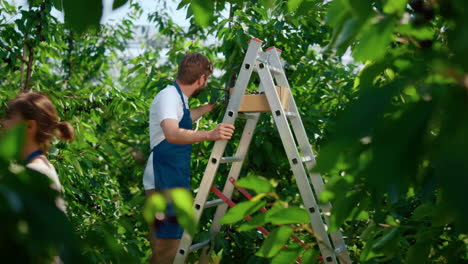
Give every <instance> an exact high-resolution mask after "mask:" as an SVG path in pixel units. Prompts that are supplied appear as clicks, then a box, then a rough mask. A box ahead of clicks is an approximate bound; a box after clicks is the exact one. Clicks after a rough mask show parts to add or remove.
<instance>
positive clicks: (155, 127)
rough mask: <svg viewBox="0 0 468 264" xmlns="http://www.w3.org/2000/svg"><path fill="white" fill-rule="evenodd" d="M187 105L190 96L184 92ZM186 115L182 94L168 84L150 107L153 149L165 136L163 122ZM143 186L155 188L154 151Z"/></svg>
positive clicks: (146, 188) (147, 165) (151, 143)
mask: <svg viewBox="0 0 468 264" xmlns="http://www.w3.org/2000/svg"><path fill="white" fill-rule="evenodd" d="M182 95H183V97H184V101H185V107H188V97H187V96H185V94H182ZM183 117H184V105H183V104H182V100H180V95H179V93H178V92H177V88H176V87H175V86H174V85H168V86H167V87H166V88H164V89H163V90H162V91H160V92H159V93H158V94H157V95H156V96H155V97H154V100H153V102H152V103H151V107H150V114H149V125H150V127H149V128H150V147H151V149H153V148H154V147H155V146H157V145H158V144H159V143H161V142H162V141H163V140H164V139H165V137H164V133H163V130H162V127H161V122H162V121H163V120H165V119H175V120H178V121H179V122H180V121H181V120H182V118H183ZM143 186H144V188H145V190H148V189H154V174H153V153H151V154H150V156H149V158H148V161H147V163H146V168H145V172H144V173H143Z"/></svg>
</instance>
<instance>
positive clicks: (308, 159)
mask: <svg viewBox="0 0 468 264" xmlns="http://www.w3.org/2000/svg"><path fill="white" fill-rule="evenodd" d="M301 160H302V162H309V161H313V160H314V159H312V157H311V156H305V157H302V158H301Z"/></svg>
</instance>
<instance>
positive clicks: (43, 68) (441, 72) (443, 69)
mask: <svg viewBox="0 0 468 264" xmlns="http://www.w3.org/2000/svg"><path fill="white" fill-rule="evenodd" d="M75 2H76V3H75ZM29 3H30V6H29V8H27V9H25V8H21V9H19V8H18V7H16V6H14V5H12V4H10V3H9V2H8V1H5V0H1V1H0V28H1V34H0V73H1V75H2V76H3V78H2V79H1V80H0V86H1V87H2V88H1V89H0V104H1V106H2V107H1V109H2V110H0V111H3V109H4V107H5V105H6V103H7V100H8V99H10V98H13V97H14V96H15V95H16V94H17V93H18V92H19V91H20V90H23V91H27V90H35V91H41V92H44V93H47V94H48V95H49V96H50V97H51V99H52V100H53V101H54V104H55V105H56V106H57V109H58V112H59V114H60V117H61V119H62V120H66V121H70V122H71V123H72V125H73V126H74V127H75V130H76V133H77V135H76V138H77V140H76V141H75V142H73V143H70V144H66V143H62V142H54V143H55V144H54V147H53V148H52V149H51V150H50V152H49V153H48V157H49V158H50V160H51V161H52V163H53V164H55V166H56V168H57V171H58V174H59V175H60V180H61V182H62V184H63V186H64V188H65V193H64V197H65V200H66V201H67V202H68V220H66V219H65V216H63V214H62V215H61V214H60V212H57V210H56V208H55V207H54V206H52V203H53V197H54V196H55V195H56V193H53V192H51V191H50V190H49V189H48V188H45V185H46V182H45V179H43V177H42V178H41V177H36V176H37V175H34V176H32V174H30V173H26V172H19V171H15V170H12V169H11V167H10V162H9V161H10V160H11V159H12V158H13V157H14V154H11V153H14V152H15V151H14V149H16V150H17V149H18V145H16V144H13V143H11V142H16V141H15V140H13V141H12V140H9V139H8V140H3V141H1V143H0V144H2V145H1V146H2V148H1V151H0V156H1V159H0V160H1V161H0V165H1V168H2V170H1V171H0V173H1V178H0V179H1V181H0V183H1V186H2V188H1V194H2V196H0V198H1V200H0V203H1V204H2V207H1V210H2V215H6V216H7V217H6V218H5V219H6V220H5V224H4V225H2V229H1V230H2V231H1V232H2V234H6V235H5V236H4V235H2V239H1V240H0V241H1V247H2V250H3V248H7V247H6V246H7V245H8V246H11V247H12V246H17V247H18V248H19V247H20V248H21V250H22V251H21V252H25V254H24V255H25V256H24V257H25V260H24V261H23V262H24V263H45V262H47V261H48V258H49V259H50V257H52V256H54V255H57V254H58V253H62V254H61V256H62V257H63V259H64V260H65V259H66V258H65V257H66V256H67V255H66V254H65V253H64V252H70V253H67V254H70V255H73V254H77V253H76V252H78V251H77V248H79V249H80V252H81V253H82V254H81V255H79V254H77V255H73V256H74V257H75V256H76V259H78V258H79V257H81V258H83V259H82V260H80V263H86V262H92V263H143V262H145V260H146V259H147V258H148V256H149V254H150V249H149V243H148V241H147V238H146V235H147V226H146V223H145V220H144V218H147V219H148V218H151V215H154V213H155V212H158V211H161V210H162V208H164V206H165V203H164V199H163V198H164V197H162V196H158V197H155V198H154V199H152V200H151V201H153V202H151V201H150V202H148V205H147V207H146V208H147V209H146V210H143V204H144V195H143V190H142V186H141V177H142V172H143V167H144V165H145V163H146V158H147V157H148V154H149V148H148V145H149V138H148V136H147V135H148V109H149V105H150V103H151V100H152V98H153V97H154V96H155V94H156V93H157V91H158V90H159V89H161V88H163V87H165V86H166V85H167V84H170V83H171V82H173V78H174V76H175V69H176V65H177V62H178V61H179V59H180V58H181V56H183V54H184V53H185V52H188V51H197V52H201V53H203V54H205V55H207V56H208V57H209V58H210V60H212V61H213V62H214V65H215V69H216V74H215V76H213V77H212V79H211V80H210V85H209V89H207V92H205V93H203V94H202V95H200V97H199V98H197V99H191V101H190V105H191V107H194V106H197V105H200V104H202V103H205V102H207V101H210V100H214V98H216V97H219V96H222V97H224V99H225V100H224V103H222V100H221V103H220V106H219V107H218V108H217V109H216V110H215V111H213V112H212V113H210V114H209V115H208V116H207V117H206V118H204V119H202V120H201V121H199V123H198V124H197V126H198V129H200V130H205V129H210V128H212V127H213V126H214V125H215V123H216V122H217V121H219V120H221V118H222V115H223V114H224V112H223V110H224V106H225V103H226V99H227V97H228V96H227V95H226V94H227V93H225V90H227V88H229V87H232V86H233V85H234V81H235V79H236V76H237V73H238V71H239V65H241V62H242V59H243V56H244V53H245V50H246V47H247V45H246V41H247V40H249V39H250V38H251V37H257V38H259V39H262V40H264V43H265V44H264V47H267V46H276V47H278V48H280V49H281V50H283V52H282V59H284V60H285V61H286V62H287V64H286V65H285V69H286V74H287V76H288V80H289V83H290V84H291V87H293V88H292V89H293V93H294V96H295V99H296V103H297V105H298V106H299V108H300V109H299V111H300V112H301V116H302V119H303V122H304V126H305V128H306V131H307V134H308V135H309V138H310V140H311V143H313V145H314V148H315V149H316V150H318V153H319V154H320V155H319V156H318V163H317V164H318V167H317V170H318V171H319V172H321V173H322V174H323V176H324V177H325V179H326V180H327V186H326V190H325V191H323V192H322V194H321V196H320V198H321V200H322V202H325V201H331V202H332V204H333V205H334V208H333V211H332V217H331V220H332V225H331V226H330V230H336V229H338V228H341V229H342V231H343V234H344V235H345V237H347V239H346V243H347V245H348V249H349V250H350V253H351V257H352V259H353V261H354V262H360V263H377V262H384V263H429V262H430V263H465V262H466V259H467V256H466V243H467V238H466V235H465V234H466V231H467V230H466V224H465V223H466V222H468V221H467V213H466V212H467V209H468V208H466V203H464V202H463V201H464V200H463V196H462V193H463V188H464V187H465V186H467V182H466V181H467V177H466V171H467V170H466V169H467V168H466V164H468V162H467V160H466V155H464V154H465V153H464V150H465V149H467V146H466V140H465V139H464V137H463V136H464V135H466V134H467V132H468V131H467V129H468V127H467V124H468V122H467V120H466V116H468V115H467V113H466V111H467V106H466V98H467V92H466V91H467V89H468V87H467V84H466V80H467V78H468V77H467V64H466V63H467V61H466V59H465V58H466V57H467V56H466V55H467V54H466V52H467V51H468V50H467V49H466V44H467V42H468V41H467V37H468V32H466V31H467V28H466V27H465V26H464V25H466V23H467V22H468V21H466V20H467V17H468V16H467V14H466V7H465V6H464V5H463V1H462V0H448V1H430V0H410V1H406V0H398V1H393V0H392V1H390V0H387V1H385V0H373V1H355V0H333V1H319V0H288V1H284V0H257V1H239V0H230V1H225V0H219V1H199V0H193V1H190V0H183V1H180V3H178V4H179V8H180V9H182V8H185V9H186V10H187V17H188V18H189V19H190V21H191V25H190V27H189V28H181V27H180V26H178V25H177V24H175V23H174V21H173V20H172V18H171V16H170V14H169V12H168V7H167V4H166V2H165V1H155V7H156V6H157V7H158V8H157V10H155V11H154V12H153V13H151V14H150V16H149V18H148V19H149V21H150V23H151V25H153V26H155V27H157V29H158V32H159V33H158V35H157V36H155V39H157V40H158V41H161V42H162V43H164V46H165V48H167V49H168V51H167V53H166V55H167V58H164V52H165V50H163V48H162V47H156V48H155V47H145V48H144V50H143V52H142V53H141V54H140V55H138V56H136V57H134V58H130V59H129V58H125V57H124V56H122V52H124V48H125V45H126V42H127V40H129V39H131V38H132V37H133V35H132V26H133V25H134V23H135V21H136V19H137V18H138V17H139V16H140V15H141V12H142V10H141V7H140V6H139V4H138V2H137V1H129V2H127V1H120V0H116V1H114V2H113V8H114V9H115V8H128V10H129V14H128V15H127V17H126V18H125V19H124V20H123V21H122V22H121V23H119V24H117V25H114V26H112V27H111V26H102V25H99V21H100V19H101V16H102V2H100V1H86V2H83V3H82V2H80V4H79V6H77V3H78V2H77V1H71V0H70V1H63V6H62V5H61V3H62V1H41V0H34V1H32V0H31V1H29ZM122 6H123V7H122ZM53 8H56V9H59V10H62V9H63V10H64V12H65V24H61V23H60V22H59V21H57V19H56V18H54V17H53V16H51V15H50V13H51V11H52V9H53ZM87 10H93V12H91V13H89V12H87ZM16 14H18V15H16ZM15 15H16V16H15ZM11 17H14V19H11ZM324 47H326V49H322V48H324ZM347 50H350V51H351V52H352V56H353V58H354V59H355V60H356V61H358V62H361V63H363V64H364V65H363V66H364V68H362V69H361V67H357V66H354V65H352V64H349V65H343V64H342V63H341V57H340V56H342V55H343V54H345V52H346V51H347ZM358 72H359V73H358ZM257 84H258V79H255V78H254V81H253V82H251V84H250V85H249V87H248V89H249V90H253V89H255V88H256V85H257ZM0 113H1V112H0ZM236 127H237V130H238V131H239V130H241V129H242V127H243V123H242V121H240V122H239V123H238V124H236ZM11 135H12V134H10V136H11ZM255 135H256V136H255V137H254V139H253V141H252V144H251V147H250V151H249V155H248V158H247V160H248V164H246V166H245V168H244V169H243V170H242V172H241V179H242V178H243V180H240V181H239V182H238V184H239V185H241V186H244V187H246V188H250V190H253V191H254V192H255V193H256V196H255V200H253V201H244V200H243V199H244V198H241V197H240V196H239V195H238V194H235V196H234V197H233V200H234V201H236V202H237V203H238V204H239V207H235V208H234V209H232V210H230V211H229V212H228V214H227V215H226V218H225V220H224V221H226V223H229V224H227V225H224V226H223V229H222V232H221V233H219V235H218V236H217V237H216V239H215V244H214V252H213V257H214V258H215V259H217V260H220V261H221V263H239V262H245V263H270V262H271V263H292V262H293V261H294V259H296V258H297V257H298V256H301V258H302V260H303V263H315V262H317V255H318V254H319V252H318V250H317V247H316V244H315V241H314V239H313V236H312V235H311V234H312V233H311V230H310V227H309V225H308V224H307V223H306V222H307V219H306V217H305V215H304V214H305V212H304V210H303V209H302V208H300V204H301V199H300V197H299V196H298V191H297V188H295V187H294V186H295V181H294V180H293V177H292V174H291V172H290V170H289V164H288V161H287V159H286V157H285V155H284V150H283V148H282V146H281V144H277V142H280V139H279V136H278V133H277V132H276V128H275V126H274V124H273V123H272V120H271V118H270V116H268V115H262V116H261V119H260V122H259V127H258V128H257V130H256V131H255ZM239 136H240V133H236V135H235V139H238V138H239ZM232 142H233V143H232V144H229V145H228V147H227V155H229V154H232V153H234V151H235V149H236V147H237V145H236V143H235V142H236V140H233V141H232ZM6 146H8V147H6ZM15 146H16V148H15ZM211 148H212V142H202V143H199V144H196V145H194V147H193V154H192V155H193V156H192V171H193V176H192V187H193V190H195V189H197V188H198V186H199V184H200V180H201V177H202V175H203V172H204V170H205V167H206V164H207V162H208V157H209V155H210V151H211ZM7 168H8V169H7ZM228 169H229V168H228V167H225V166H223V167H220V172H219V175H220V177H217V179H216V183H215V184H219V185H221V184H223V183H224V181H225V178H224V177H222V175H227V171H228ZM259 175H260V176H263V177H257V176H259ZM41 179H42V180H41ZM41 186H42V187H41ZM4 190H7V191H4ZM25 190H27V192H25ZM12 193H14V194H16V197H20V200H21V201H23V203H24V204H26V205H28V204H31V203H33V202H34V203H36V202H37V203H41V205H40V206H39V207H38V208H44V210H48V211H50V212H51V213H50V215H51V218H50V220H49V219H48V221H49V223H57V225H39V224H41V222H40V220H41V219H43V218H41V217H31V216H32V215H33V214H34V213H36V211H34V210H25V211H14V208H15V207H14V202H13V203H12V201H14V200H11V197H14V196H11V195H10V194H12ZM182 195H186V194H182ZM8 197H10V198H8ZM181 197H182V196H180V195H177V196H176V198H181ZM176 200H177V199H176ZM181 200H183V203H182V204H181V206H179V207H180V208H181V209H183V208H185V209H188V206H187V205H188V204H190V199H188V198H187V199H181ZM264 206H265V207H267V208H268V209H269V211H268V212H267V213H265V214H264V213H261V212H259V213H256V210H255V209H258V208H262V207H264ZM25 208H30V207H25ZM47 208H48V209H47ZM236 208H237V209H236ZM3 212H5V213H3ZM183 212H186V213H187V210H185V211H183ZM143 213H144V214H143ZM189 214H190V213H187V214H186V215H187V216H188V215H189ZM247 215H252V217H253V219H252V220H251V221H244V220H242V219H243V218H244V217H245V216H247ZM143 216H145V217H143ZM209 218H211V215H210V211H208V213H206V214H204V215H203V217H202V221H201V223H200V226H199V231H200V232H198V233H197V235H196V237H195V239H196V241H200V240H203V239H204V238H206V237H207V236H208V232H207V230H208V228H209V221H208V219H209ZM186 219H190V217H187V218H186ZM187 221H188V222H187V223H190V222H189V220H187ZM236 222H237V223H238V224H235V225H234V223H236ZM25 223H26V224H25ZM277 224H283V226H281V227H276V225H277ZM258 225H265V226H266V227H267V228H268V229H269V230H271V231H272V234H271V235H270V236H269V237H266V238H264V237H262V236H261V235H259V233H258V232H255V231H253V230H254V229H255V228H256V226H258ZM25 226H28V227H31V228H29V229H27V228H26V229H25ZM37 226H40V229H41V230H44V231H50V232H44V234H48V235H41V236H40V237H37V236H36V234H35V233H34V232H33V230H36V229H35V227H37ZM55 226H57V229H59V228H60V230H63V232H61V235H57V236H55V235H56V233H55V232H52V230H50V228H52V227H55ZM71 228H73V232H72V231H71ZM291 229H293V230H294V231H295V234H296V235H297V236H298V237H299V238H300V239H302V240H304V242H305V243H306V244H307V245H308V249H305V248H303V247H299V246H296V245H294V243H293V242H292V240H291V239H289V238H288V237H289V234H290V233H291V232H290V231H291ZM236 231H240V232H236ZM72 233H74V234H76V236H75V237H76V239H75V238H73V234H72ZM68 235H70V236H68ZM18 238H21V239H22V240H20V242H19V243H11V241H18V240H15V239H18ZM61 243H62V244H64V245H66V246H65V247H64V250H65V251H61V249H60V247H59V246H58V245H60V244H61ZM38 245H44V246H43V247H41V246H38ZM283 245H286V246H287V247H286V249H284V250H279V249H280V248H282V247H283ZM9 248H10V247H9ZM18 248H15V249H11V251H8V252H10V253H11V252H15V251H16V250H18ZM309 248H310V249H309ZM67 250H68V251H67ZM2 254H3V252H2ZM197 257H198V255H197V253H196V254H192V255H191V256H190V262H194V261H195V259H196V258H197ZM26 258H28V259H26ZM70 262H71V261H70Z"/></svg>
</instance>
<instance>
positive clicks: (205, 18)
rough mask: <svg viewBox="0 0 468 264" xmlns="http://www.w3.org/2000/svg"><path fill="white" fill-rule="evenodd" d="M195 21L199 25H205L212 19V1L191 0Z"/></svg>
mask: <svg viewBox="0 0 468 264" xmlns="http://www.w3.org/2000/svg"><path fill="white" fill-rule="evenodd" d="M190 9H191V10H192V11H193V14H194V19H195V23H197V25H199V26H200V27H206V26H208V24H209V23H210V22H211V20H212V19H213V11H214V1H205V0H193V1H192V3H191V4H190Z"/></svg>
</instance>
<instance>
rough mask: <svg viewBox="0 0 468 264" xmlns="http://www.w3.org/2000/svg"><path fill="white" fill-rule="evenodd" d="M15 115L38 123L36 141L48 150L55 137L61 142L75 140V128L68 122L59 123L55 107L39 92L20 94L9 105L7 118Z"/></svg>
mask: <svg viewBox="0 0 468 264" xmlns="http://www.w3.org/2000/svg"><path fill="white" fill-rule="evenodd" d="M14 114H20V115H21V118H22V119H23V120H35V121H36V122H37V126H38V130H37V134H36V135H35V139H36V141H37V142H38V143H40V144H43V145H44V146H45V148H46V149H48V148H49V143H50V141H51V139H52V137H53V136H57V137H58V138H59V139H61V140H67V141H72V140H73V136H74V130H73V127H72V126H71V125H70V124H69V123H68V122H60V121H59V119H58V116H57V112H56V111H55V107H54V105H53V104H52V102H51V101H50V99H49V98H48V97H47V96H46V95H43V94H40V93H37V92H30V93H23V94H20V95H19V96H18V97H16V98H15V99H13V100H10V102H9V103H8V108H7V118H10V117H11V116H12V115H14ZM57 130H58V134H57V133H56V132H57Z"/></svg>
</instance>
